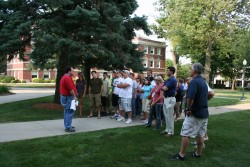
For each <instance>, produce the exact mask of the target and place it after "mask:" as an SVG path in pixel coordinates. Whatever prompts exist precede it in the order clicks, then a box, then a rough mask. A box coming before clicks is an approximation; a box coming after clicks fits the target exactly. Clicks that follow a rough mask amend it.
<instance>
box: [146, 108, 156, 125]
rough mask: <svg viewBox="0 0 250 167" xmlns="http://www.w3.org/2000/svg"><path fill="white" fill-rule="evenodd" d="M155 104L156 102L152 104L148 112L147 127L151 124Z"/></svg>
mask: <svg viewBox="0 0 250 167" xmlns="http://www.w3.org/2000/svg"><path fill="white" fill-rule="evenodd" d="M156 105H157V104H155V105H154V106H152V107H151V110H150V112H149V118H148V124H147V126H148V127H150V126H152V120H153V114H154V113H155V110H156Z"/></svg>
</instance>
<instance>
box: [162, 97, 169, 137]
mask: <svg viewBox="0 0 250 167" xmlns="http://www.w3.org/2000/svg"><path fill="white" fill-rule="evenodd" d="M167 105H168V99H167V98H164V103H163V114H164V118H165V122H166V129H165V132H168V129H167V128H168V125H167V122H168V115H167Z"/></svg>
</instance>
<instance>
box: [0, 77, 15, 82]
mask: <svg viewBox="0 0 250 167" xmlns="http://www.w3.org/2000/svg"><path fill="white" fill-rule="evenodd" d="M12 80H15V78H14V77H12V76H6V75H3V76H0V83H11V81H12Z"/></svg>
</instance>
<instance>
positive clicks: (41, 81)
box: [32, 78, 44, 83]
mask: <svg viewBox="0 0 250 167" xmlns="http://www.w3.org/2000/svg"><path fill="white" fill-rule="evenodd" d="M32 82H34V83H44V79H42V78H33V79H32Z"/></svg>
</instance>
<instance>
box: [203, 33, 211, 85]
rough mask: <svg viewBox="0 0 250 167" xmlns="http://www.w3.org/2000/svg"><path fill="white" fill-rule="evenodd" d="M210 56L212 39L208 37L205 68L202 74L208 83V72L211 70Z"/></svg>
mask: <svg viewBox="0 0 250 167" xmlns="http://www.w3.org/2000/svg"><path fill="white" fill-rule="evenodd" d="M211 57H212V40H211V37H209V39H208V41H207V49H206V57H205V70H204V75H205V79H206V80H207V82H208V83H210V77H209V76H210V72H211Z"/></svg>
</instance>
